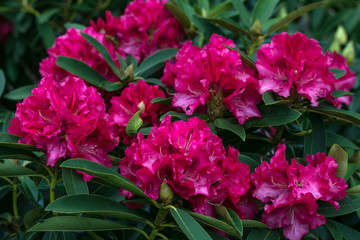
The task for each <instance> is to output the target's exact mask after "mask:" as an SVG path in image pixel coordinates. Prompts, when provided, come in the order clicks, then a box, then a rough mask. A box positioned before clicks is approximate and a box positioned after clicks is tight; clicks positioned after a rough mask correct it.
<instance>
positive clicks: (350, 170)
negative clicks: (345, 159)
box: [344, 163, 359, 181]
mask: <svg viewBox="0 0 360 240" xmlns="http://www.w3.org/2000/svg"><path fill="white" fill-rule="evenodd" d="M358 168H359V167H358V164H357V163H348V166H347V169H346V173H345V177H344V179H345V181H347V180H349V178H350V177H351V176H352V175H353V174H354V173H355V172H356V171H357V170H358Z"/></svg>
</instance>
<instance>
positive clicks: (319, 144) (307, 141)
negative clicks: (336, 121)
mask: <svg viewBox="0 0 360 240" xmlns="http://www.w3.org/2000/svg"><path fill="white" fill-rule="evenodd" d="M309 120H310V123H311V129H312V131H311V133H310V134H307V135H305V137H304V158H305V156H306V155H308V154H310V155H312V154H315V153H318V152H325V150H326V129H325V125H324V123H323V121H322V119H321V116H319V115H316V114H309Z"/></svg>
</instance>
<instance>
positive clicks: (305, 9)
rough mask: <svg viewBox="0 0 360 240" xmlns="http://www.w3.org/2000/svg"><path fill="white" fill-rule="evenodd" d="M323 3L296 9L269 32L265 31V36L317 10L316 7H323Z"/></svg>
mask: <svg viewBox="0 0 360 240" xmlns="http://www.w3.org/2000/svg"><path fill="white" fill-rule="evenodd" d="M265 1H266V0H265ZM325 2H326V1H323V2H316V3H312V4H308V5H305V6H303V7H301V8H298V9H296V10H295V11H293V12H291V13H289V14H288V15H287V16H286V17H284V18H283V19H281V20H280V21H278V22H277V23H275V24H274V25H272V26H271V27H270V28H269V30H268V31H267V33H266V36H267V35H269V34H270V33H272V32H275V31H277V30H279V29H281V28H282V27H284V26H286V25H287V24H289V23H290V22H292V21H294V20H295V19H297V18H298V17H300V16H302V15H304V14H305V13H307V12H309V11H311V10H313V9H315V8H317V7H320V6H322V5H324V4H325Z"/></svg>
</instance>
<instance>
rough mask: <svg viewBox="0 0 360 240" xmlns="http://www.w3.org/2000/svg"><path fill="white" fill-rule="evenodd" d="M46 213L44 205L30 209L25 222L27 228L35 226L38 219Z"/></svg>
mask: <svg viewBox="0 0 360 240" xmlns="http://www.w3.org/2000/svg"><path fill="white" fill-rule="evenodd" d="M44 215H45V209H44V208H42V207H38V208H33V209H31V210H30V211H28V212H27V213H26V214H25V216H24V224H25V227H26V229H29V228H30V227H31V226H33V225H34V224H35V223H36V221H38V220H39V219H41V218H42V217H43V216H44Z"/></svg>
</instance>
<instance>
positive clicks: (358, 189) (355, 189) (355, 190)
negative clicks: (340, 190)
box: [346, 185, 360, 195]
mask: <svg viewBox="0 0 360 240" xmlns="http://www.w3.org/2000/svg"><path fill="white" fill-rule="evenodd" d="M346 195H360V185H357V186H355V187H352V188H349V189H347V190H346Z"/></svg>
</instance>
